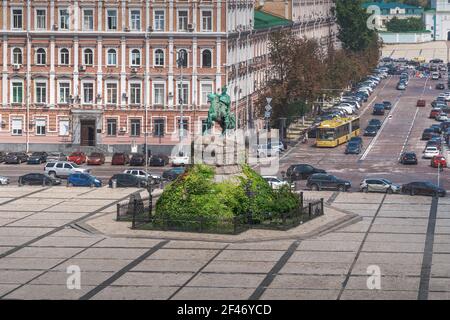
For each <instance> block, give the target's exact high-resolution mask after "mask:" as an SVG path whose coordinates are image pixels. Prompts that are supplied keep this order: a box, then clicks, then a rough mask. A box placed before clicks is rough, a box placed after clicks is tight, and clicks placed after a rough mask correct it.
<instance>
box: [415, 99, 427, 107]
mask: <svg viewBox="0 0 450 320" xmlns="http://www.w3.org/2000/svg"><path fill="white" fill-rule="evenodd" d="M426 105H427V103H426V101H425V100H422V99H420V100H417V104H416V107H419V108H424V107H426Z"/></svg>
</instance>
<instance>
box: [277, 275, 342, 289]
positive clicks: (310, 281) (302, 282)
mask: <svg viewBox="0 0 450 320" xmlns="http://www.w3.org/2000/svg"><path fill="white" fill-rule="evenodd" d="M344 278H345V277H344V276H329V275H320V276H311V275H288V274H279V275H277V276H276V277H275V279H274V280H273V282H272V283H271V284H270V286H269V288H270V289H304V290H309V289H322V290H338V289H340V288H341V286H342V282H343V281H344Z"/></svg>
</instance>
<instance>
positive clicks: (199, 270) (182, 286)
mask: <svg viewBox="0 0 450 320" xmlns="http://www.w3.org/2000/svg"><path fill="white" fill-rule="evenodd" d="M228 247H229V244H228V245H226V246H225V247H223V248H222V249H220V250H218V251H217V252H216V254H215V255H214V256H213V257H211V259H209V260H208V261H207V262H206V263H205V264H204V265H203V266H202V267H201V268H200V269H198V270H197V271H196V272H195V273H194V274H193V275H192V276H191V277H190V278H189V279H187V280H186V282H184V283H183V284H182V285H181V286H180V287H178V289H177V290H175V292H173V293H172V294H171V295H170V296H169V298H167V300H172V299H173V297H175V296H176V295H177V294H178V293H179V292H180V291H181V290H182V289H184V288H185V287H186V286H187V285H188V284H189V283H190V282H191V281H192V280H194V278H195V277H197V276H198V275H199V274H200V273H202V271H203V270H205V268H206V267H207V266H209V264H210V263H211V262H213V261H214V260H215V259H216V258H217V257H218V256H219V255H220V254H221V253H222V252H224V251H225V250H226V249H227V248H228ZM219 261H220V260H219Z"/></svg>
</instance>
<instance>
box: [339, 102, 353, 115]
mask: <svg viewBox="0 0 450 320" xmlns="http://www.w3.org/2000/svg"><path fill="white" fill-rule="evenodd" d="M336 109H341V110H344V111H345V112H346V113H347V114H353V113H355V109H353V107H352V106H351V105H345V104H340V105H338V106H337V107H336Z"/></svg>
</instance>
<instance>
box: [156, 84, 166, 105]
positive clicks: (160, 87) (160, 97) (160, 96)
mask: <svg viewBox="0 0 450 320" xmlns="http://www.w3.org/2000/svg"><path fill="white" fill-rule="evenodd" d="M164 95H165V93H164V84H162V83H155V84H154V85H153V104H164Z"/></svg>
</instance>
